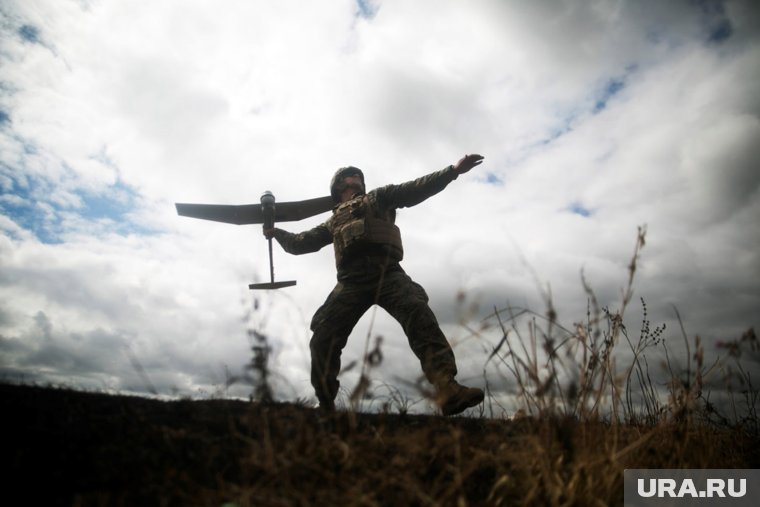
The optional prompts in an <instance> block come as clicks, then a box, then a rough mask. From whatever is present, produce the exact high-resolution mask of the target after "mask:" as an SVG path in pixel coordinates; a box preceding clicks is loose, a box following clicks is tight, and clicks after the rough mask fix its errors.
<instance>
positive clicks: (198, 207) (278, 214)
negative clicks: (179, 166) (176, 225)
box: [175, 195, 335, 225]
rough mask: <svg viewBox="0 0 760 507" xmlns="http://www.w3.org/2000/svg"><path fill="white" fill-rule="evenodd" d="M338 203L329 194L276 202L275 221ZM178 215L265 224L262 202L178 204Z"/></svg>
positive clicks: (314, 212)
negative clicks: (303, 199) (314, 197)
mask: <svg viewBox="0 0 760 507" xmlns="http://www.w3.org/2000/svg"><path fill="white" fill-rule="evenodd" d="M334 205H335V203H334V202H333V200H332V197H330V196H329V195H328V196H326V197H317V198H316V199H307V200H305V201H292V202H278V203H276V204H275V216H274V220H275V222H292V221H296V220H303V219H304V218H308V217H311V216H314V215H318V214H320V213H324V212H325V211H329V210H331V209H332V208H333V206H334ZM175 206H176V207H177V214H178V215H180V216H183V217H190V218H201V219H203V220H213V221H215V222H225V223H228V224H237V225H245V224H263V223H264V213H263V210H262V206H261V204H242V205H229V204H188V203H176V204H175Z"/></svg>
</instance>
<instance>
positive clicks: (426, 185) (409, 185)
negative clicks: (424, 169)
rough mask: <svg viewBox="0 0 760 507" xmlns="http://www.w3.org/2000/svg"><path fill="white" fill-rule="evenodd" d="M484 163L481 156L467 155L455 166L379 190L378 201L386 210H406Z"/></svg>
mask: <svg viewBox="0 0 760 507" xmlns="http://www.w3.org/2000/svg"><path fill="white" fill-rule="evenodd" d="M482 162H483V157H482V156H481V155H465V156H464V157H462V158H461V159H460V160H459V162H457V163H456V164H455V165H450V166H448V167H446V168H445V169H442V170H440V171H436V172H434V173H431V174H428V175H426V176H423V177H421V178H417V179H416V180H412V181H407V182H406V183H402V184H400V185H388V186H385V187H381V188H378V189H377V199H378V202H379V203H380V204H381V206H384V207H386V208H406V207H409V206H414V205H416V204H419V203H421V202H422V201H424V200H425V199H427V198H428V197H431V196H433V195H435V194H437V193H438V192H440V191H441V190H443V189H444V188H446V186H447V185H448V184H449V183H451V182H452V181H454V180H455V179H457V177H459V175H460V174H464V173H466V172H468V171H469V170H470V169H472V168H473V167H475V166H478V165H480V164H481V163H482Z"/></svg>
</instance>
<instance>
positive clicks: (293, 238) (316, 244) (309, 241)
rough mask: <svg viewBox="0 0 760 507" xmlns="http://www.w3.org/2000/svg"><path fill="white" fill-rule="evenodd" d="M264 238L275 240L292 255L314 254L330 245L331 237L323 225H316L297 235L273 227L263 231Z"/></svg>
mask: <svg viewBox="0 0 760 507" xmlns="http://www.w3.org/2000/svg"><path fill="white" fill-rule="evenodd" d="M264 236H265V237H266V238H267V239H271V238H274V239H276V240H277V242H278V243H279V244H280V246H281V247H282V249H283V250H285V251H286V252H288V253H289V254H294V255H301V254H305V253H311V252H316V251H317V250H319V249H321V248H322V247H324V246H327V245H329V244H330V243H332V235H331V234H330V231H329V230H328V229H327V227H325V226H324V225H318V226H316V227H314V228H313V229H309V230H308V231H304V232H301V233H299V234H293V233H292V232H288V231H285V230H283V229H278V228H277V227H273V228H271V229H264Z"/></svg>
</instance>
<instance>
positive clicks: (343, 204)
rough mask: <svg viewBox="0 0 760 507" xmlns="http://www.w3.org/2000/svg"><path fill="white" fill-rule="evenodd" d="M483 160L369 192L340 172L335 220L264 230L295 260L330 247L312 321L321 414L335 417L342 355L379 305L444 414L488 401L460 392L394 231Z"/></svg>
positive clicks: (352, 172) (355, 175) (356, 176)
mask: <svg viewBox="0 0 760 507" xmlns="http://www.w3.org/2000/svg"><path fill="white" fill-rule="evenodd" d="M482 162H483V157H482V156H480V155H465V156H464V157H463V158H462V159H461V160H459V162H457V163H456V164H454V165H450V166H448V167H446V168H444V169H442V170H440V171H436V172H434V173H431V174H428V175H427V176H423V177H421V178H417V179H415V180H412V181H408V182H406V183H402V184H400V185H388V186H384V187H380V188H376V189H374V190H372V191H370V192H366V191H365V190H366V189H365V183H364V173H363V172H362V171H361V170H360V169H358V168H356V167H352V166H349V167H343V168H341V169H339V170H338V171H337V172H336V173H335V176H333V178H332V181H331V183H330V194H331V195H332V198H333V200H334V201H335V204H336V205H335V207H334V208H333V214H332V216H331V217H330V218H329V219H328V220H327V221H325V222H324V223H322V224H320V225H318V226H316V227H314V228H313V229H310V230H307V231H304V232H301V233H299V234H294V233H291V232H287V231H285V230H282V229H279V228H276V227H274V228H270V229H265V230H264V235H265V236H266V237H267V238H268V239H271V238H274V239H276V240H277V242H278V243H279V244H280V245H281V246H282V248H283V249H284V250H285V251H286V252H288V253H291V254H296V255H299V254H305V253H310V252H316V251H317V250H320V249H321V248H323V247H325V246H327V245H329V244H330V243H332V244H333V247H334V249H335V264H336V267H337V278H338V283H337V285H336V286H335V288H334V289H333V290H332V292H331V293H330V295H329V296H328V297H327V300H326V301H325V302H324V304H323V305H322V306H321V307H320V308H319V309H318V310H317V312H316V313H315V314H314V317H313V319H312V321H311V330H312V332H313V333H314V334H313V336H312V338H311V341H310V343H309V347H310V349H311V383H312V386H313V387H314V390H315V393H316V395H317V399H318V400H319V404H320V407H321V408H323V409H326V410H334V408H335V397H336V395H337V393H338V387H339V386H340V382H339V381H338V373H339V372H340V356H341V352H342V351H343V348H344V347H345V346H346V342H347V340H348V336H349V334H350V333H351V330H352V329H353V328H354V326H355V325H356V323H357V322H358V321H359V319H360V318H361V316H362V315H363V314H364V313H365V312H366V311H367V310H368V309H369V308H370V307H371V306H372V305H373V304H377V305H379V306H380V307H382V308H383V309H385V310H386V311H387V312H388V313H389V314H390V315H391V316H393V317H394V318H395V319H396V320H397V321H398V322H399V323H400V324H401V326H402V328H403V330H404V333H405V334H406V336H407V338H408V340H409V345H410V346H411V349H412V351H413V352H414V354H415V355H416V356H417V358H418V359H419V360H420V364H421V366H422V371H423V372H424V374H425V377H426V378H427V380H428V381H429V382H430V383H431V384H432V385H433V386H434V388H435V396H436V398H435V399H436V403H437V404H438V406H439V407H440V408H441V411H442V413H443V414H444V415H453V414H458V413H460V412H462V411H464V410H465V409H467V408H469V407H473V406H475V405H478V404H479V403H481V402H482V401H483V391H482V390H481V389H478V388H473V387H465V386H462V385H460V384H459V383H458V382H457V381H456V380H454V377H455V376H456V374H457V367H456V361H455V358H454V353H453V351H452V349H451V346H450V345H449V343H448V341H447V340H446V337H445V336H444V335H443V332H442V331H441V328H440V326H439V325H438V321H437V320H436V318H435V315H434V314H433V311H432V310H431V309H430V306H429V305H428V296H427V294H426V293H425V290H424V289H423V288H422V287H421V286H420V285H419V284H417V283H416V282H414V281H413V280H412V279H411V278H410V277H409V276H408V275H407V274H406V273H405V272H404V270H403V269H402V268H401V265H400V264H399V263H400V261H401V260H402V259H403V256H404V250H403V246H402V243H401V233H400V231H399V228H398V227H397V226H396V225H395V219H396V209H397V208H404V207H409V206H415V205H417V204H419V203H421V202H422V201H424V200H425V199H427V198H428V197H431V196H433V195H435V194H437V193H438V192H440V191H441V190H443V189H444V188H446V186H447V185H448V184H449V183H451V182H452V181H454V180H455V179H457V177H458V176H459V175H460V174H464V173H466V172H468V171H469V170H470V169H472V168H473V167H475V166H477V165H480V164H481V163H482Z"/></svg>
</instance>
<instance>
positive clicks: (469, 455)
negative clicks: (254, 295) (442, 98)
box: [0, 229, 760, 507]
mask: <svg viewBox="0 0 760 507" xmlns="http://www.w3.org/2000/svg"><path fill="white" fill-rule="evenodd" d="M644 245H645V230H644V229H640V230H639V234H638V236H637V241H636V246H635V249H634V254H633V257H632V261H631V263H630V264H629V277H628V282H627V285H626V288H625V289H624V290H623V292H622V305H621V307H620V308H619V309H617V310H615V311H611V310H610V309H608V308H605V307H602V306H601V305H600V304H599V303H598V301H597V300H596V297H595V295H594V293H593V291H592V290H591V288H590V287H588V285H586V292H587V294H588V301H589V303H588V311H587V314H586V316H585V319H584V320H583V321H582V322H578V323H574V324H573V325H572V326H563V325H561V324H560V323H559V322H557V315H556V312H555V311H554V309H553V305H552V302H551V297H550V296H549V295H548V294H547V295H546V297H545V301H546V312H545V314H543V315H539V314H536V313H533V312H530V311H527V310H518V309H515V308H504V309H501V310H499V309H494V312H493V314H492V315H491V316H490V317H489V319H487V321H486V325H483V326H480V327H478V328H477V329H476V330H472V329H471V332H472V334H473V336H475V337H479V338H481V339H482V340H483V342H484V343H487V337H486V336H485V334H486V333H487V332H491V333H492V332H493V330H496V332H497V335H496V336H497V339H496V340H495V342H494V345H492V346H491V348H490V350H489V352H488V354H487V356H486V357H485V358H484V362H485V366H484V376H485V378H493V377H494V375H496V376H498V375H501V376H503V377H504V378H505V379H510V380H512V381H513V383H514V384H515V385H516V386H517V388H516V389H517V390H516V393H515V396H516V399H517V400H518V401H519V403H520V410H519V412H518V413H517V414H515V417H511V418H504V417H495V416H494V414H496V413H502V412H503V409H505V408H506V407H500V406H499V404H500V403H502V402H501V400H500V399H499V397H498V396H497V395H496V393H495V392H493V391H490V392H489V397H488V398H487V400H486V403H485V404H484V406H483V413H482V415H481V417H475V418H466V417H458V418H448V419H447V418H443V417H439V416H434V415H433V416H427V415H410V414H409V413H408V409H409V408H410V406H411V405H413V403H414V402H412V401H410V400H409V399H408V398H407V397H405V396H404V395H403V394H402V392H401V391H400V390H399V389H398V388H397V387H394V386H390V385H387V384H386V385H383V386H381V387H380V388H379V389H374V391H373V392H374V396H375V398H374V399H370V400H369V402H368V403H369V406H372V404H373V403H377V404H376V405H375V407H376V408H377V407H379V411H374V412H370V413H367V412H364V413H363V412H357V411H356V410H347V411H339V412H337V413H333V414H325V413H321V412H319V411H318V410H315V409H312V408H308V407H307V406H305V405H304V404H298V403H296V404H287V403H273V402H272V389H270V387H269V380H270V379H271V375H272V373H271V372H270V371H269V366H268V362H267V361H268V357H269V352H270V349H269V346H268V344H267V338H266V336H265V335H264V334H263V333H260V332H254V331H252V332H251V347H252V351H253V358H252V362H251V365H250V367H249V368H248V369H247V370H246V372H245V374H244V377H245V378H247V380H248V381H249V382H250V383H251V384H252V385H253V392H252V394H253V397H254V398H256V400H258V401H255V402H252V403H246V402H240V401H233V400H206V401H188V400H179V401H174V402H161V401H156V400H147V399H144V398H136V397H124V396H107V395H102V394H88V393H77V392H73V391H69V390H58V389H49V388H47V389H45V388H37V387H30V386H7V385H6V386H0V388H2V391H3V397H2V400H3V405H4V407H3V413H4V414H10V416H9V417H7V418H6V422H8V421H10V429H9V430H7V431H6V432H5V434H4V435H3V437H2V438H3V439H4V441H3V442H2V445H3V448H4V449H6V450H7V451H6V456H7V460H8V462H9V464H10V466H11V468H12V469H13V470H14V472H12V473H11V475H9V476H8V478H9V479H10V480H9V484H11V485H12V488H13V487H16V488H19V489H20V493H22V494H23V495H24V496H22V498H27V499H28V501H30V502H31V503H37V504H43V503H44V504H46V505H80V506H85V505H209V506H225V507H232V506H236V507H248V506H283V507H285V506H312V505H319V506H322V505H346V506H384V505H389V506H391V505H392V506H399V505H429V506H438V505H452V506H457V507H463V506H475V505H478V506H479V505H487V506H502V505H551V506H560V505H622V500H623V471H624V470H625V469H626V468H757V467H758V466H759V465H760V445H758V444H760V431H759V430H758V419H757V413H756V402H757V398H758V391H757V389H756V388H755V387H754V386H753V384H752V377H751V374H750V371H749V369H748V368H747V367H746V365H745V362H746V360H747V359H748V358H747V357H746V352H747V351H757V348H758V345H757V338H756V336H755V334H754V331H753V330H748V331H747V332H746V333H745V334H744V335H743V336H742V337H740V338H738V339H737V340H735V341H728V342H723V343H722V344H721V347H723V348H724V349H725V350H726V351H727V352H728V355H729V358H731V359H732V360H733V362H732V363H731V367H730V368H725V367H724V368H723V369H722V370H719V369H718V368H716V367H715V365H706V364H704V353H703V349H702V343H701V340H700V339H699V337H694V338H693V339H691V340H689V339H688V338H687V337H686V334H685V333H683V332H682V333H681V334H682V337H681V338H682V339H684V340H685V346H686V348H687V354H686V355H687V357H686V362H685V364H686V365H687V366H686V368H685V369H684V370H683V371H681V370H676V369H675V368H674V367H672V365H671V361H670V357H669V356H668V349H667V348H666V347H665V344H664V341H663V334H664V328H663V327H662V326H656V327H654V328H652V327H651V326H650V323H649V321H648V317H647V310H646V304H645V303H644V302H643V301H642V306H643V319H642V327H641V332H640V334H639V336H638V338H637V339H632V338H631V336H629V332H628V330H627V329H626V327H625V325H624V321H623V317H624V314H625V313H626V309H627V308H628V306H629V304H630V302H631V300H632V295H633V291H632V284H633V280H634V275H635V272H636V265H637V262H638V259H639V255H640V252H641V249H642V248H643V247H644ZM471 327H474V326H471ZM366 349H367V351H366V354H365V360H364V364H363V365H362V368H361V375H360V378H359V382H358V384H357V386H356V387H355V388H354V389H353V390H351V391H350V392H347V393H345V398H346V399H347V400H348V404H349V405H350V406H351V407H353V408H356V407H359V406H361V403H365V402H367V396H370V391H369V390H368V386H369V384H370V376H371V374H372V368H374V367H375V366H377V364H379V362H381V361H382V351H381V341H380V340H377V341H375V343H374V347H373V348H372V349H371V350H370V347H369V335H368V346H367V347H366ZM655 350H656V351H660V352H662V353H664V354H665V356H666V358H667V363H668V365H671V366H669V368H670V370H669V372H670V377H671V378H670V382H669V383H668V384H667V388H666V389H665V390H662V389H661V388H660V386H659V385H658V384H657V382H655V381H653V379H652V377H651V374H650V370H649V364H648V360H647V354H648V353H649V352H650V351H655ZM621 351H623V352H624V353H621ZM719 374H722V375H723V378H724V380H725V381H726V382H727V383H728V385H729V390H730V392H731V393H733V394H734V395H735V396H734V397H733V398H732V400H734V403H733V404H732V405H731V407H732V409H731V413H723V412H721V411H720V410H719V409H717V408H716V407H715V406H714V405H713V404H712V403H710V402H709V394H708V393H706V392H705V386H706V385H707V379H708V378H710V377H711V376H712V377H714V376H716V375H719ZM228 380H229V381H230V382H232V381H235V380H238V379H235V378H232V377H230V378H229V379H228ZM487 387H490V386H487ZM382 392H384V393H385V394H384V395H380V396H379V397H378V395H379V393H382ZM421 394H424V393H421ZM365 406H366V405H365ZM511 413H514V412H511ZM29 478H32V479H33V481H32V484H39V482H40V481H41V479H40V478H44V481H45V483H46V485H47V486H48V487H47V488H44V489H40V488H38V487H37V488H35V487H33V486H32V487H31V488H29V489H26V488H25V487H24V484H27V481H28V479H29Z"/></svg>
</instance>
